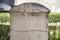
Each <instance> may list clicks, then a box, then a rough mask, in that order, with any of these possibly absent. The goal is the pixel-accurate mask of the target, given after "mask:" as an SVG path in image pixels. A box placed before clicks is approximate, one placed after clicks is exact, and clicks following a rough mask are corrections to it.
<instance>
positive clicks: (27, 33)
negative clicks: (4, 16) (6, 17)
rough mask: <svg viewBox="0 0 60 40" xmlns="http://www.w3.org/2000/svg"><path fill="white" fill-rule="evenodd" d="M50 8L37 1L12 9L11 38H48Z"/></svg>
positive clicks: (36, 39)
mask: <svg viewBox="0 0 60 40" xmlns="http://www.w3.org/2000/svg"><path fill="white" fill-rule="evenodd" d="M49 12H50V10H49V9H48V8H46V7H44V6H42V5H40V4H37V3H23V4H21V5H18V6H14V7H13V9H11V11H10V18H11V40H48V32H47V29H48V27H47V23H48V21H47V15H48V13H49Z"/></svg>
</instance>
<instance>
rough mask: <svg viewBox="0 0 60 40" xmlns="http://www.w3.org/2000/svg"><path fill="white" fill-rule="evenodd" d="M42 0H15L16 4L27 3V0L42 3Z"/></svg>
mask: <svg viewBox="0 0 60 40" xmlns="http://www.w3.org/2000/svg"><path fill="white" fill-rule="evenodd" d="M40 1H41V0H15V5H19V4H22V3H26V2H35V3H40Z"/></svg>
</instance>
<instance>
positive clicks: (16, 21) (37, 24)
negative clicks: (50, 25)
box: [11, 12, 47, 31]
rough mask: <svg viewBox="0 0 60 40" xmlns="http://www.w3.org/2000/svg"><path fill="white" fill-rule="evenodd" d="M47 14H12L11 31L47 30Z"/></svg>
mask: <svg viewBox="0 0 60 40" xmlns="http://www.w3.org/2000/svg"><path fill="white" fill-rule="evenodd" d="M46 28H47V26H46V14H45V13H22V12H13V14H12V13H11V29H13V30H18V31H28V30H43V31H47V30H46Z"/></svg>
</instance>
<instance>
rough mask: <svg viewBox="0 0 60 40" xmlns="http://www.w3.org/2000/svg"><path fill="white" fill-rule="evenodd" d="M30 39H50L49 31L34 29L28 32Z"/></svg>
mask: <svg viewBox="0 0 60 40" xmlns="http://www.w3.org/2000/svg"><path fill="white" fill-rule="evenodd" d="M28 34H29V40H48V39H47V38H48V35H47V34H48V32H43V31H32V32H28Z"/></svg>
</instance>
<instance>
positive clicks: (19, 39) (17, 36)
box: [11, 31, 28, 40]
mask: <svg viewBox="0 0 60 40" xmlns="http://www.w3.org/2000/svg"><path fill="white" fill-rule="evenodd" d="M11 40H28V35H27V32H17V31H12V32H11Z"/></svg>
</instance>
